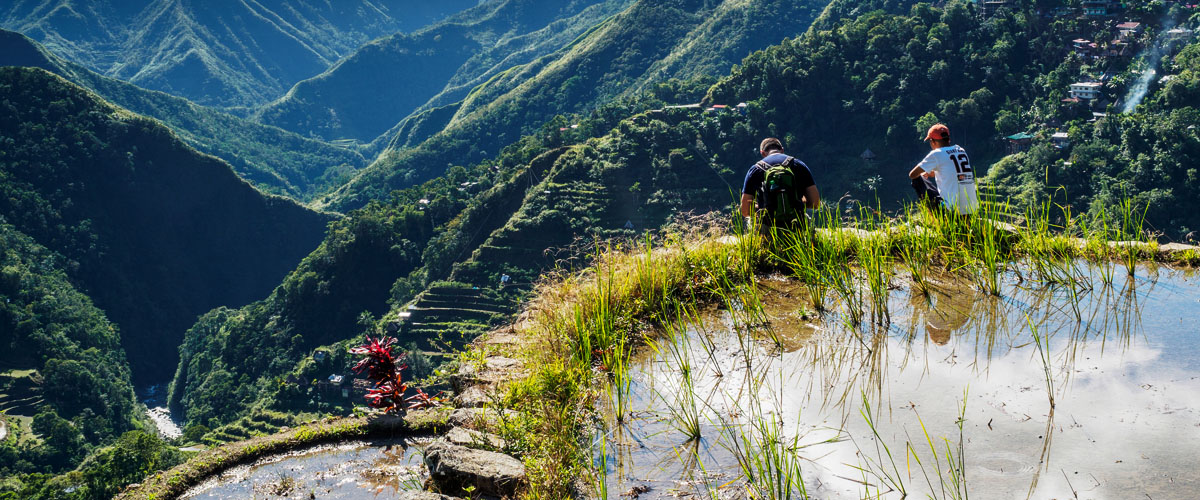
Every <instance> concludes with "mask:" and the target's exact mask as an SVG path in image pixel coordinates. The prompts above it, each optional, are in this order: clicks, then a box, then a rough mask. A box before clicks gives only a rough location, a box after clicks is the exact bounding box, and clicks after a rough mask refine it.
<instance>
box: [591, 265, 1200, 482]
mask: <svg viewBox="0 0 1200 500" xmlns="http://www.w3.org/2000/svg"><path fill="white" fill-rule="evenodd" d="M1080 266H1081V268H1082V272H1083V273H1084V274H1085V275H1086V276H1087V278H1088V281H1090V282H1091V283H1092V284H1093V286H1092V287H1091V288H1090V289H1086V288H1074V292H1072V291H1071V288H1068V287H1065V286H1046V285H1041V284H1035V283H1032V282H1031V281H1029V280H1028V279H1018V278H1017V277H1016V276H1015V275H1010V276H1008V277H1007V278H1006V281H1005V286H1004V287H1003V289H1002V292H1001V294H1000V296H999V297H995V296H990V295H986V294H983V293H981V292H979V291H977V289H976V287H974V286H972V285H970V284H968V283H963V282H960V281H957V280H955V279H953V278H951V277H943V279H942V281H941V282H939V283H937V284H936V285H935V286H934V291H933V292H932V293H931V294H930V298H929V299H926V298H924V297H923V296H921V295H919V294H916V293H914V292H912V291H911V290H910V288H911V287H910V286H908V284H905V283H904V282H905V279H903V278H902V277H896V278H894V279H893V282H894V283H895V284H897V285H900V286H899V287H897V289H894V290H892V291H891V292H890V297H889V298H888V304H889V310H890V313H891V322H890V324H887V325H886V326H871V325H869V324H868V325H867V326H865V327H863V328H860V330H861V331H854V330H852V329H850V328H848V327H847V326H846V322H845V321H844V318H843V317H842V315H841V314H839V313H838V312H837V310H838V309H839V307H840V306H837V305H835V306H834V307H833V308H831V309H833V310H834V312H832V313H826V314H824V315H815V314H812V313H810V312H807V311H806V310H811V309H812V307H811V305H810V304H809V303H808V301H807V299H806V297H807V295H806V293H805V292H804V291H803V289H802V288H801V287H800V285H799V284H798V283H796V282H794V281H791V280H787V279H782V278H779V279H772V280H765V281H764V282H763V285H762V286H761V289H762V290H764V292H765V294H764V299H763V303H764V310H765V312H766V314H767V316H768V317H769V318H770V319H771V322H770V323H771V325H772V326H771V329H772V331H773V332H774V334H770V333H767V332H766V331H765V330H766V329H764V328H750V329H749V330H748V329H747V328H743V327H741V326H740V325H737V324H735V322H734V320H733V318H732V317H731V316H730V315H729V313H728V311H710V312H709V313H708V314H706V315H704V318H705V319H704V320H703V321H702V322H701V323H700V324H692V325H691V326H690V327H689V328H687V329H686V332H685V334H681V335H677V336H675V338H674V340H671V339H666V338H660V340H659V341H658V343H657V347H658V348H657V349H643V350H642V351H643V352H642V354H641V355H640V356H639V357H637V359H636V360H635V362H634V363H633V368H632V384H631V390H630V397H631V399H632V404H631V408H632V411H631V413H630V414H629V415H628V416H627V418H625V419H624V422H622V423H618V422H617V421H616V419H615V418H614V416H613V412H612V406H611V405H606V407H605V408H604V411H605V412H606V414H607V416H608V421H607V424H606V425H605V426H604V427H603V428H602V429H600V430H599V431H598V432H597V433H596V438H595V440H594V449H595V450H596V453H595V459H596V460H595V464H594V465H595V468H596V469H597V470H603V471H604V474H603V476H601V479H600V481H603V483H604V484H605V485H606V487H607V490H608V496H609V498H618V495H620V494H622V493H626V494H631V493H640V498H677V497H691V496H692V495H694V496H695V497H700V498H747V497H748V496H749V493H748V490H747V485H746V480H745V477H746V474H745V468H743V464H745V463H752V464H753V463H754V462H753V461H745V460H742V461H739V459H738V458H739V457H743V458H744V457H750V456H758V457H765V456H766V455H765V454H763V453H762V451H763V450H766V449H769V448H770V449H778V448H785V449H787V450H788V453H791V455H790V456H791V457H793V458H794V460H791V461H790V462H789V461H786V460H785V462H787V463H794V464H796V465H798V466H799V468H800V470H801V471H802V472H801V477H802V478H803V480H804V490H805V492H806V493H807V495H809V496H811V497H814V498H822V499H825V498H830V499H839V498H855V499H857V498H863V497H866V496H870V497H872V498H874V497H876V496H880V497H882V498H901V497H902V496H903V494H902V493H901V492H902V491H903V492H906V493H907V494H908V496H909V497H910V498H925V497H927V496H929V497H932V498H955V497H956V495H955V491H956V488H957V489H960V490H965V491H967V492H969V496H970V497H971V498H974V499H1027V498H1037V499H1042V498H1092V499H1131V498H1151V499H1159V498H1200V472H1198V471H1197V468H1196V463H1197V457H1200V349H1198V348H1197V344H1198V342H1200V279H1198V278H1197V276H1195V275H1194V274H1191V273H1188V272H1184V271H1180V270H1173V269H1166V268H1152V267H1144V266H1143V267H1140V268H1138V269H1137V272H1136V276H1135V277H1134V278H1132V279H1130V280H1127V279H1125V278H1123V276H1122V274H1124V270H1123V269H1120V268H1118V269H1117V272H1116V279H1115V282H1114V283H1113V284H1112V285H1111V286H1103V285H1102V284H1101V282H1102V280H1100V278H1099V275H1098V273H1097V270H1096V269H1094V268H1091V267H1088V266H1087V265H1086V264H1082V263H1081V264H1080ZM868 323H869V322H868ZM747 331H749V333H747ZM1035 331H1036V332H1037V335H1036V336H1035V335H1034V332H1035ZM1035 338H1037V339H1041V340H1042V341H1043V342H1044V343H1043V344H1041V346H1043V347H1039V344H1038V343H1037V341H1036V340H1035ZM685 365H686V366H690V370H688V373H690V377H689V376H685V375H683V373H684V372H685V370H682V369H681V367H682V366H685ZM1051 400H1053V404H1052V403H1051ZM687 408H696V409H697V410H696V414H697V415H698V418H697V419H696V420H697V421H698V422H699V423H700V426H699V427H700V438H699V439H690V438H689V436H688V435H687V434H688V433H687V432H686V431H685V429H687V428H688V426H687V425H683V424H682V423H683V422H686V421H688V420H689V418H687V415H688V411H686V409H687ZM868 417H869V420H868ZM960 417H961V419H960ZM960 423H961V432H960V426H959V424H960ZM764 429H766V430H769V431H770V432H763V430H764ZM873 429H874V430H873ZM771 432H774V433H777V435H774V434H771ZM756 436H757V438H756ZM764 436H767V437H764ZM780 442H782V443H785V445H784V446H781V447H780V446H776V447H771V446H763V445H762V443H780ZM746 449H752V450H758V453H747V452H744V451H742V452H739V451H738V450H746ZM785 455H786V453H785ZM635 488H636V490H635ZM644 488H649V490H648V491H645V492H642V491H644ZM792 489H793V493H797V494H798V493H799V491H798V490H799V488H792Z"/></svg>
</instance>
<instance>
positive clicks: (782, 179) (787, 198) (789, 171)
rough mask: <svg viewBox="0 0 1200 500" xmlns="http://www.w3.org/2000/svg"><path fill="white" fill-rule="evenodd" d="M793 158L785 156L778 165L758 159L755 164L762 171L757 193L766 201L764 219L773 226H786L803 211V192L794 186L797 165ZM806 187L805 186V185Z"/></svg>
mask: <svg viewBox="0 0 1200 500" xmlns="http://www.w3.org/2000/svg"><path fill="white" fill-rule="evenodd" d="M797 163H798V162H797V161H796V159H795V158H792V157H791V156H789V157H787V159H785V160H784V161H783V163H780V164H778V165H771V164H770V163H767V162H765V161H759V162H758V163H756V164H755V165H756V166H757V167H758V168H761V169H762V170H763V172H764V175H763V182H762V186H760V187H759V188H758V189H759V193H760V194H761V196H762V198H761V199H762V200H763V201H765V202H766V207H765V208H766V210H767V213H766V216H765V217H764V219H765V221H766V222H767V223H769V224H771V225H773V226H787V225H790V224H792V223H794V222H795V221H796V220H797V219H798V218H799V214H801V213H803V211H804V200H803V199H802V198H803V196H804V193H801V192H800V190H801V189H802V188H800V187H797V186H796V172H795V168H796V165H797ZM805 187H807V186H805Z"/></svg>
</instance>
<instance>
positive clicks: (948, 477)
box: [905, 388, 969, 500]
mask: <svg viewBox="0 0 1200 500" xmlns="http://www.w3.org/2000/svg"><path fill="white" fill-rule="evenodd" d="M968 391H969V388H967V389H964V390H963V399H962V401H960V402H959V404H958V418H957V419H956V420H955V422H954V425H955V426H956V427H957V428H958V442H957V443H956V444H954V445H952V444H951V443H950V440H949V439H946V438H942V441H943V443H942V444H943V449H942V450H938V447H937V445H936V444H935V443H934V440H933V438H932V437H931V436H930V435H929V429H928V428H927V427H926V426H925V421H924V420H923V419H922V418H921V416H920V415H917V422H918V423H919V424H920V425H921V433H922V434H923V435H924V438H925V444H926V445H927V446H928V447H929V454H930V456H931V457H932V458H933V466H934V471H935V472H936V474H937V477H938V484H937V485H934V484H933V479H932V478H931V477H930V475H929V471H928V470H927V469H926V468H925V464H924V463H923V462H922V461H921V456H920V454H918V453H917V450H916V447H914V446H913V445H912V442H911V441H910V442H908V443H906V444H905V446H906V448H907V451H908V454H909V456H910V457H911V458H912V460H913V461H914V462H916V463H917V467H918V468H919V469H920V470H921V475H922V476H924V478H925V483H926V485H927V486H928V487H929V490H930V491H931V492H935V491H936V492H938V493H939V494H940V497H941V498H949V499H953V500H967V499H968V490H967V473H966V470H967V461H966V451H965V450H964V448H963V443H964V442H965V439H964V436H963V424H964V423H966V414H967V392H968ZM943 453H944V455H943ZM943 458H944V459H945V469H943V464H942V459H943ZM930 497H931V498H932V495H930Z"/></svg>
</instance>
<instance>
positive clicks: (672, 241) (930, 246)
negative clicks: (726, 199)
mask: <svg viewBox="0 0 1200 500" xmlns="http://www.w3.org/2000/svg"><path fill="white" fill-rule="evenodd" d="M839 213H842V210H840V209H839V207H831V208H829V209H827V210H825V211H824V215H823V216H820V217H818V218H817V221H819V222H818V223H817V227H816V228H815V229H813V230H810V231H805V232H799V233H788V232H781V233H779V234H777V235H776V236H774V237H772V238H770V240H769V241H770V243H769V244H768V243H767V242H764V241H763V240H762V239H760V238H758V237H757V236H731V235H726V236H723V237H721V236H720V235H721V233H722V231H723V228H724V226H725V224H722V223H721V222H720V221H718V225H717V226H715V227H703V226H702V227H697V228H691V229H690V230H687V231H685V232H682V233H669V234H667V235H665V236H664V237H663V238H662V239H661V240H660V241H645V242H633V243H631V244H629V245H628V246H624V247H619V248H616V249H611V250H607V251H605V252H603V253H602V254H600V255H598V256H597V257H596V260H595V264H594V265H593V266H592V267H591V268H589V269H587V270H585V271H583V272H581V273H577V274H569V275H566V276H563V277H561V278H558V279H556V280H553V281H550V282H547V283H545V284H543V286H541V287H539V288H538V290H537V297H536V298H535V299H534V300H532V301H531V302H530V311H531V315H530V316H529V318H528V321H525V322H522V323H520V324H518V325H516V328H518V331H517V334H518V335H520V336H523V337H525V338H529V339H533V343H532V344H531V345H530V346H528V348H527V349H526V350H525V351H524V352H523V356H524V357H525V366H527V367H530V368H531V370H530V371H531V373H530V374H529V376H528V377H527V378H526V379H524V380H523V381H521V382H520V383H517V384H515V385H514V386H513V387H512V389H511V390H510V393H509V395H508V396H507V398H506V399H505V401H504V408H511V409H515V410H518V411H520V412H521V415H522V416H521V418H520V419H518V420H519V422H518V423H515V424H513V425H512V426H510V428H509V429H508V431H509V432H508V433H507V434H505V436H504V437H505V438H506V439H510V440H512V442H513V443H515V444H513V447H514V448H515V449H519V450H523V452H524V455H523V458H524V460H525V462H526V466H527V468H528V470H529V471H530V474H531V481H532V485H531V488H530V491H529V492H528V497H530V498H558V497H563V496H566V495H567V492H568V490H569V488H570V484H571V482H572V481H573V480H574V478H576V477H580V476H581V475H583V474H585V473H586V472H587V470H586V467H585V465H584V464H587V463H590V462H591V459H590V451H589V450H587V449H584V446H585V445H584V444H583V442H582V441H581V439H580V437H581V436H583V435H584V434H585V433H586V432H588V429H589V426H590V425H591V424H590V422H592V419H593V418H594V417H593V415H592V413H591V412H593V411H594V409H595V407H596V402H597V401H596V399H597V397H598V395H599V394H605V391H604V389H603V388H606V387H607V388H608V393H609V395H610V396H609V397H610V398H611V399H612V401H613V403H612V405H611V407H612V409H613V411H614V414H615V419H616V421H617V422H618V423H619V422H621V415H622V412H623V411H625V410H623V408H624V407H623V405H622V404H621V398H622V397H623V396H622V392H623V391H627V389H623V382H622V381H623V380H624V378H623V377H628V374H622V373H621V370H622V369H624V368H623V367H624V366H625V365H626V363H625V361H624V360H625V359H627V358H628V356H629V355H630V352H631V351H632V350H633V349H635V348H636V346H637V345H639V344H643V343H650V345H651V346H658V347H657V348H659V349H662V348H664V347H662V345H663V344H670V343H672V342H675V340H673V339H674V338H675V337H676V335H675V334H674V333H672V332H675V331H676V330H675V329H676V328H678V327H679V325H680V324H682V323H681V322H686V321H688V320H689V319H691V318H693V317H694V315H693V314H690V313H688V312H687V311H688V310H689V309H691V308H701V307H704V306H705V305H707V304H722V303H724V304H725V308H726V309H728V310H729V311H731V314H732V315H733V316H734V321H735V323H734V326H735V330H736V331H737V332H738V334H739V339H741V338H742V337H741V335H742V330H743V328H742V326H747V327H748V326H752V325H754V324H759V323H760V322H761V320H759V319H758V318H759V317H760V316H759V313H756V312H755V311H761V304H759V303H758V299H757V297H758V293H757V292H755V291H754V289H755V287H756V286H757V285H756V284H755V282H756V280H757V277H758V276H763V275H768V274H771V273H774V272H783V273H786V274H788V275H791V276H793V277H796V278H798V279H800V280H802V281H804V282H806V283H809V284H810V285H812V286H813V287H823V288H835V289H838V293H839V295H841V300H839V301H837V312H838V313H840V315H841V317H842V319H843V320H845V321H846V322H847V326H848V327H849V328H850V330H851V331H857V332H863V331H864V326H865V325H864V323H863V322H864V321H883V322H886V321H887V318H888V314H887V311H886V307H887V302H886V301H880V300H870V301H862V300H861V299H856V298H855V297H861V296H862V295H868V296H870V295H874V294H878V293H886V287H883V288H882V289H879V288H878V287H876V286H875V285H874V284H872V283H871V280H870V276H869V275H870V274H872V273H874V272H877V271H878V270H874V271H873V270H872V266H873V265H874V264H872V261H873V260H880V259H881V258H886V259H887V262H889V264H888V272H895V270H894V269H895V268H897V267H898V266H903V268H913V267H916V266H923V267H927V268H928V267H935V268H936V269H938V270H939V272H942V273H953V274H958V275H961V276H965V277H967V278H968V279H970V280H972V281H973V282H975V283H976V286H978V287H979V288H980V289H982V290H985V291H987V292H989V293H998V289H996V288H994V287H993V286H992V285H991V283H992V281H991V279H990V278H988V277H987V275H988V274H989V273H991V272H992V267H991V258H990V257H988V256H987V255H988V254H989V253H996V254H997V255H998V258H997V259H996V260H998V261H999V262H1001V263H1003V264H1002V269H1001V270H1000V271H999V272H1005V273H1014V272H1021V271H1020V270H1019V269H1017V267H1016V266H1015V264H1016V263H1019V262H1029V263H1030V265H1029V266H1027V267H1029V268H1032V269H1036V268H1037V264H1036V263H1035V262H1032V261H1036V260H1039V259H1046V260H1055V261H1057V260H1058V259H1059V257H1048V256H1044V255H1042V254H1040V253H1038V252H1037V250H1036V249H1037V248H1040V247H1044V246H1046V245H1053V246H1056V247H1059V248H1064V249H1067V251H1066V253H1064V254H1063V255H1062V256H1061V258H1063V259H1066V260H1067V262H1072V261H1073V259H1078V258H1084V259H1088V260H1091V261H1093V262H1095V263H1097V264H1098V265H1104V264H1105V263H1110V264H1111V263H1113V262H1114V261H1115V260H1116V259H1117V258H1118V252H1119V248H1120V247H1121V246H1120V245H1111V244H1109V242H1108V241H1107V240H1106V239H1104V238H1105V237H1106V234H1105V233H1099V232H1089V233H1085V232H1083V231H1084V229H1083V224H1081V222H1082V221H1081V220H1075V219H1067V220H1066V222H1065V223H1064V224H1065V225H1057V224H1056V223H1054V222H1052V221H1051V220H1045V219H1043V220H1036V219H1035V220H1028V221H1027V225H1023V226H1018V227H1013V226H1008V225H1006V224H1005V223H1003V222H1001V221H999V220H997V219H998V218H1002V217H1004V218H1007V217H1010V216H1011V215H1012V214H1010V213H1007V212H1005V211H1003V210H1002V209H1001V208H996V207H991V208H988V209H987V210H986V211H985V212H982V213H981V214H980V215H979V216H976V217H972V218H961V217H957V216H951V215H946V214H945V213H943V212H940V211H934V212H929V211H925V210H921V209H916V208H913V209H911V210H910V211H909V213H910V214H913V215H911V216H908V217H895V218H883V217H880V216H879V215H876V214H869V213H865V212H864V213H862V214H855V215H851V216H847V217H839V216H837V215H836V214H839ZM1044 213H1045V214H1046V215H1047V216H1050V212H1048V211H1047V212H1044ZM852 214H853V213H852ZM1053 217H1056V218H1057V217H1058V215H1053ZM867 228H869V229H870V230H869V231H868V230H867ZM910 246H915V247H918V248H921V249H923V251H924V253H923V254H922V255H921V256H920V258H919V259H915V260H912V261H906V260H905V257H904V256H905V255H912V253H911V252H908V251H906V248H907V247H910ZM1133 246H1135V247H1137V248H1139V250H1138V251H1139V252H1141V254H1140V255H1141V258H1143V259H1144V258H1154V256H1156V255H1158V253H1157V252H1156V251H1155V249H1154V244H1153V243H1148V242H1145V241H1142V242H1136V243H1135V244H1134V245H1133ZM813 248H815V249H816V255H818V256H819V257H818V258H816V259H814V258H811V257H809V256H808V254H806V253H805V252H806V251H807V249H813ZM839 270H840V271H839ZM839 272H840V273H845V274H846V276H844V277H842V278H839V277H838V273H839ZM1042 278H1045V276H1039V275H1029V276H1025V279H1029V280H1038V279H1042ZM813 281H816V283H811V282H813ZM842 283H850V284H849V285H847V286H848V287H849V289H847V290H841V289H840V287H842V286H843V285H842ZM914 285H915V286H919V285H916V284H914ZM1063 285H1065V286H1070V287H1091V286H1096V285H1097V284H1096V283H1092V282H1091V281H1090V280H1086V279H1083V278H1082V277H1079V276H1078V275H1076V279H1075V280H1074V281H1072V282H1070V283H1064V284H1063ZM810 289H812V288H810ZM831 307H832V306H831ZM880 307H882V308H883V310H879V309H878V308H880ZM868 308H869V309H870V310H869V311H868V310H866V309H868ZM856 309H857V310H856ZM739 310H741V311H743V313H744V314H738V313H737V312H736V311H739ZM868 312H869V313H871V314H870V315H868V314H866V313H868ZM740 316H741V318H740V319H739V317H740ZM739 325H741V326H739ZM647 326H649V327H650V330H651V331H653V330H658V331H663V332H665V333H664V334H663V336H664V337H665V339H664V340H663V341H662V342H658V341H656V340H654V334H653V333H652V332H651V333H647ZM747 337H748V335H747ZM750 341H751V340H749V339H743V342H750ZM743 351H746V352H749V351H750V350H749V349H743ZM596 353H599V354H596ZM747 364H750V360H747ZM680 366H681V368H680V370H682V371H683V372H684V377H685V379H686V377H687V372H688V369H687V367H688V366H691V363H689V362H687V361H686V360H683V361H682V362H681V363H680ZM685 386H686V381H685ZM747 390H749V391H750V393H751V394H754V393H755V390H754V388H753V387H751V388H749V389H747ZM688 407H689V404H687V403H686V401H685V402H684V404H683V405H682V408H683V409H682V410H679V413H678V414H677V418H680V419H681V422H680V425H682V426H683V429H684V433H685V435H686V434H688V431H687V429H688V428H689V427H690V425H689V424H688V422H689V421H690V420H691V419H692V418H693V417H691V416H689V415H691V413H690V412H689V410H688V409H687V408H688ZM760 414H761V416H762V417H763V418H767V417H766V415H767V412H766V411H762V412H760V413H755V415H760ZM868 418H869V417H868ZM760 423H761V424H763V425H762V427H761V428H757V427H755V428H752V429H750V430H747V431H746V432H747V433H746V434H742V435H738V436H735V442H737V443H738V449H736V450H733V451H734V452H735V454H737V456H738V459H739V463H740V464H742V468H743V471H744V473H745V479H747V480H748V481H750V482H751V486H752V487H753V488H754V489H755V490H756V491H759V492H760V494H761V495H763V496H764V497H768V498H787V497H788V496H789V494H790V493H789V492H791V491H796V490H799V491H801V492H803V485H802V483H801V479H800V476H799V474H798V472H799V471H798V469H796V468H798V467H799V464H800V462H799V459H798V458H797V456H796V455H795V453H794V451H795V449H796V448H795V446H787V445H786V443H780V442H779V435H777V434H773V433H772V431H771V430H772V429H774V432H778V426H777V425H775V424H774V423H772V422H769V421H764V422H760ZM795 444H796V443H792V445H795ZM773 446H775V447H773ZM933 452H934V454H935V456H936V455H937V454H938V451H937V450H936V449H935V450H933ZM889 453H890V452H889ZM789 454H790V455H789ZM946 458H947V459H952V460H961V459H962V456H961V448H959V449H958V450H957V451H954V450H948V451H947V453H946ZM938 467H939V470H940V467H941V465H938ZM961 479H962V478H961V477H955V476H951V477H948V478H944V479H943V480H944V481H948V482H947V487H952V488H959V487H960V486H961V484H960V482H961ZM956 481H958V482H956Z"/></svg>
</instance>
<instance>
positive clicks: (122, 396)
mask: <svg viewBox="0 0 1200 500" xmlns="http://www.w3.org/2000/svg"><path fill="white" fill-rule="evenodd" d="M67 264H68V261H67V259H65V258H63V257H62V256H61V255H59V254H56V253H54V252H51V251H49V250H47V249H46V248H45V247H42V246H40V245H38V244H37V243H35V242H34V241H33V239H32V238H30V237H28V236H26V235H24V234H21V233H20V232H19V231H17V230H16V229H15V228H13V226H11V225H9V224H7V223H3V222H0V332H2V333H0V349H3V350H4V352H7V353H10V354H9V355H7V356H6V357H5V359H4V361H3V367H4V368H5V369H7V370H8V371H7V373H4V374H0V413H2V414H3V415H2V416H0V418H4V419H5V420H6V421H7V424H8V432H9V436H8V438H7V439H5V440H3V442H0V476H3V477H4V478H5V479H4V480H3V481H0V498H4V499H9V498H11V499H17V498H21V499H33V498H66V496H64V494H63V490H64V489H66V488H71V487H74V490H73V491H74V492H73V493H72V494H71V495H69V498H78V499H103V498H110V497H111V496H112V495H113V494H115V493H116V492H117V489H119V488H120V487H121V486H123V485H125V484H129V483H132V482H136V481H139V480H141V478H142V477H143V476H145V474H146V473H147V472H149V471H153V470H158V469H161V468H165V467H170V466H172V465H174V464H176V463H179V462H180V461H181V459H180V453H179V452H178V451H176V450H175V449H174V448H173V447H171V446H169V445H167V444H166V443H164V442H163V441H162V440H160V439H158V438H157V437H156V436H153V435H151V434H147V433H146V432H145V429H147V428H148V427H151V425H150V424H149V423H148V422H145V421H144V417H142V416H141V415H140V413H139V406H138V405H137V404H136V402H135V400H134V394H133V385H132V383H131V382H130V372H129V364H128V363H127V362H126V360H125V353H124V351H123V350H122V349H121V346H120V338H119V334H118V329H117V328H116V325H114V324H112V323H111V322H109V320H108V319H107V318H106V317H105V315H104V313H103V312H102V311H101V310H99V309H97V308H96V307H95V306H94V305H92V302H91V300H90V299H89V298H88V297H87V296H86V295H84V294H83V293H81V292H80V291H79V290H77V289H76V288H75V287H74V286H73V285H72V284H71V281H70V279H69V277H68V275H67V273H66V272H64V270H63V269H64V267H66V266H67ZM12 366H21V367H32V368H34V369H36V371H34V370H31V369H28V368H27V369H24V370H12V369H11V367H12ZM72 469H74V470H72ZM56 474H58V475H56Z"/></svg>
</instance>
